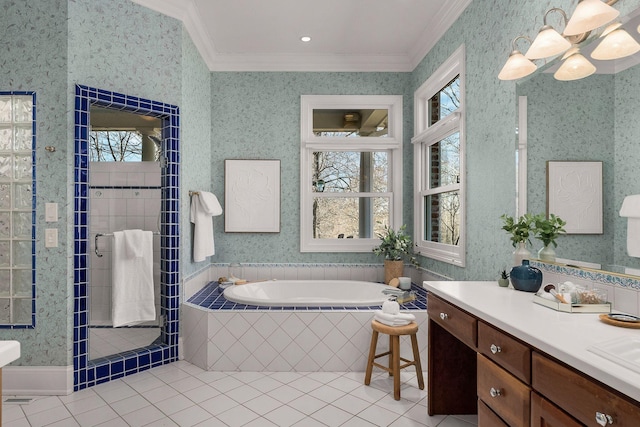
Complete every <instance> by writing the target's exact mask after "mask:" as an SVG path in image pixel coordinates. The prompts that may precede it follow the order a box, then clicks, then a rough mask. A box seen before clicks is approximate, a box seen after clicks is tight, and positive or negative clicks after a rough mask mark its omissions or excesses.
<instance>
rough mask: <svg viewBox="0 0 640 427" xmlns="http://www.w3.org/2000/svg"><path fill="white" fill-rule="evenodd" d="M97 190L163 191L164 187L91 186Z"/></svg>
mask: <svg viewBox="0 0 640 427" xmlns="http://www.w3.org/2000/svg"><path fill="white" fill-rule="evenodd" d="M89 188H93V189H96V190H162V187H159V186H153V185H90V186H89Z"/></svg>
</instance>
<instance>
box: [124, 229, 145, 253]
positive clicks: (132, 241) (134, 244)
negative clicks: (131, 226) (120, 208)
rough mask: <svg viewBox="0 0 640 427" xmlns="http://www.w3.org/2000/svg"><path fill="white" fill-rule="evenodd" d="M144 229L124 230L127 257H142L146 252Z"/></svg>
mask: <svg viewBox="0 0 640 427" xmlns="http://www.w3.org/2000/svg"><path fill="white" fill-rule="evenodd" d="M143 233H144V231H142V230H126V231H124V247H125V254H126V256H127V258H140V257H141V256H143V254H144V239H143V236H144V234H143Z"/></svg>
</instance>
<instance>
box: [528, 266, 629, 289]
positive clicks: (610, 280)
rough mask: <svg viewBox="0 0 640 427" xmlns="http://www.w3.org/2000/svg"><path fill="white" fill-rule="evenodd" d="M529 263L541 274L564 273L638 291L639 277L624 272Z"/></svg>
mask: <svg viewBox="0 0 640 427" xmlns="http://www.w3.org/2000/svg"><path fill="white" fill-rule="evenodd" d="M531 265H532V266H533V267H536V268H539V269H540V270H541V271H542V274H543V275H544V273H545V272H549V273H556V274H564V275H566V276H573V277H576V278H579V279H585V280H591V281H594V282H600V283H604V284H608V285H613V286H619V287H621V288H628V289H633V290H636V291H640V279H639V278H635V277H633V276H629V275H625V274H616V273H611V272H608V271H603V270H592V269H589V268H581V267H571V266H568V265H562V264H551V263H546V262H541V261H531Z"/></svg>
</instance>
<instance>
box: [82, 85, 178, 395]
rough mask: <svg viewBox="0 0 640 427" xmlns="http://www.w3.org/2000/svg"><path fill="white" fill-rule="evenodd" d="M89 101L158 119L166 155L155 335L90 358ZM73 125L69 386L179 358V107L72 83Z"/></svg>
mask: <svg viewBox="0 0 640 427" xmlns="http://www.w3.org/2000/svg"><path fill="white" fill-rule="evenodd" d="M91 105H99V106H101V107H103V108H111V109H116V110H126V111H129V112H132V113H140V114H145V115H149V116H153V117H158V118H160V119H162V140H163V144H164V147H163V153H164V157H165V158H166V160H167V165H166V167H163V168H162V177H161V187H160V188H161V191H162V205H161V225H160V233H161V236H160V251H161V260H160V282H161V285H160V289H161V291H160V292H161V294H160V305H161V310H160V314H161V316H162V317H163V318H164V319H166V320H165V324H164V325H162V331H161V334H160V338H159V340H158V341H157V342H156V343H154V344H152V345H151V346H148V347H145V348H141V349H138V350H136V351H130V352H125V353H119V354H115V355H111V356H108V357H105V358H101V359H96V360H89V333H88V328H89V325H88V320H89V312H88V307H89V304H88V289H87V287H88V284H89V283H88V277H89V274H88V273H89V272H88V267H89V262H88V261H89V259H88V257H89V256H90V253H89V251H88V249H89V247H90V241H89V239H90V236H88V232H87V229H88V225H89V223H88V218H89V212H88V210H87V209H88V199H89V188H90V187H89V149H88V142H89V127H90V123H89V109H90V107H91ZM74 113H75V114H74V117H75V128H74V141H75V142H74V145H75V159H74V164H75V168H74V194H75V197H74V206H75V212H74V257H73V265H74V267H73V268H74V274H73V276H74V287H73V288H74V322H73V323H74V326H73V341H74V342H73V370H74V391H78V390H82V389H84V388H86V387H91V386H94V385H96V384H101V383H104V382H107V381H110V380H112V379H116V378H121V377H123V376H126V375H130V374H134V373H136V372H141V371H144V370H146V369H149V368H151V367H154V366H160V365H163V364H165V363H170V362H174V361H176V360H178V333H179V323H178V322H179V302H180V301H179V294H180V293H179V286H180V281H179V277H180V274H179V273H180V272H179V267H178V266H179V259H180V255H179V253H180V238H179V225H180V212H179V205H180V203H179V202H180V200H179V197H180V195H179V188H180V187H179V170H180V154H179V150H180V145H179V126H180V113H179V109H178V107H176V106H173V105H169V104H164V103H161V102H157V101H150V100H146V99H142V98H137V97H135V96H129V95H124V94H120V93H116V92H111V91H107V90H104V89H97V88H92V87H88V86H82V85H76V90H75V111H74Z"/></svg>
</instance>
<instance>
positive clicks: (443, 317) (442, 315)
mask: <svg viewBox="0 0 640 427" xmlns="http://www.w3.org/2000/svg"><path fill="white" fill-rule="evenodd" d="M440 318H441V319H442V320H447V319H448V318H449V315H448V314H447V313H440Z"/></svg>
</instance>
